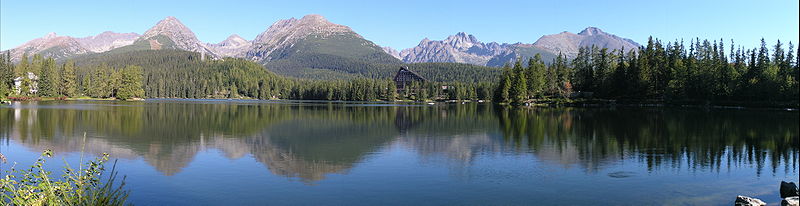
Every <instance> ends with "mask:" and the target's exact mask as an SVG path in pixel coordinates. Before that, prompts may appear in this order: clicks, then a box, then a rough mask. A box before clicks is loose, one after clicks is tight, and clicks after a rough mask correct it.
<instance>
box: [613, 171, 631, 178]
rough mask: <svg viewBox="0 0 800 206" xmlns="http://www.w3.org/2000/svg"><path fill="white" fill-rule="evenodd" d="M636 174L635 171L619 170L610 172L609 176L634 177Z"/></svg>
mask: <svg viewBox="0 0 800 206" xmlns="http://www.w3.org/2000/svg"><path fill="white" fill-rule="evenodd" d="M635 174H636V173H634V172H625V171H619V172H612V173H608V176H609V177H612V178H628V177H633V176H634V175H635Z"/></svg>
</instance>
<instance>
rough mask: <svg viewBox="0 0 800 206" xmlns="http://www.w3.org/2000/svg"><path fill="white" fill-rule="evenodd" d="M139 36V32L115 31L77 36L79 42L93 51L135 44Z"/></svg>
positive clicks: (103, 50)
mask: <svg viewBox="0 0 800 206" xmlns="http://www.w3.org/2000/svg"><path fill="white" fill-rule="evenodd" d="M138 38H139V34H137V33H115V32H111V31H105V32H103V33H100V34H98V35H95V36H87V37H83V38H77V39H76V40H77V41H78V43H80V44H81V46H83V47H84V48H86V49H88V50H89V51H92V52H98V53H99V52H105V51H109V50H112V49H115V48H119V47H123V46H127V45H131V44H133V42H134V41H136V39H138Z"/></svg>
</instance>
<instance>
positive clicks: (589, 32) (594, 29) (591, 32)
mask: <svg viewBox="0 0 800 206" xmlns="http://www.w3.org/2000/svg"><path fill="white" fill-rule="evenodd" d="M596 34H605V32H603V30H600V29H599V28H597V27H591V26H590V27H587V28H586V29H583V31H581V32H580V33H578V35H587V36H589V35H596Z"/></svg>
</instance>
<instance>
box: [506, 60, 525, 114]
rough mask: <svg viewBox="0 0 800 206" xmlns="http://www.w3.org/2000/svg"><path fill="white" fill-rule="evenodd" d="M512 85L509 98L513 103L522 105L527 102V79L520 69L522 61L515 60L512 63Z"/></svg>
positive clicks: (523, 71)
mask: <svg viewBox="0 0 800 206" xmlns="http://www.w3.org/2000/svg"><path fill="white" fill-rule="evenodd" d="M513 72H514V74H513V84H512V86H511V94H510V95H511V98H512V101H514V103H523V102H525V101H526V100H528V82H527V80H528V78H527V77H526V76H525V70H524V69H523V68H522V59H517V62H516V63H514V71H513Z"/></svg>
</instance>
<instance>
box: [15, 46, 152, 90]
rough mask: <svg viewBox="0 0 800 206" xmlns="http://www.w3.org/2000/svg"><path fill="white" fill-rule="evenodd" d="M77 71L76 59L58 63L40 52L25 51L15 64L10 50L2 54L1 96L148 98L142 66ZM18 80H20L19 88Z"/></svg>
mask: <svg viewBox="0 0 800 206" xmlns="http://www.w3.org/2000/svg"><path fill="white" fill-rule="evenodd" d="M78 71H79V68H78V67H77V66H76V65H75V62H74V61H67V62H64V63H61V64H58V63H57V62H56V61H55V60H54V59H53V58H44V57H42V56H41V55H38V54H36V55H34V56H33V57H32V58H28V55H27V54H24V55H23V57H22V59H21V60H20V62H19V63H17V64H14V63H12V62H11V58H10V54H9V53H8V52H7V53H6V54H5V55H0V97H55V98H65V97H86V96H88V97H95V98H117V99H123V100H127V99H133V98H144V97H145V96H144V91H143V90H142V88H143V85H142V77H143V74H142V68H141V67H139V66H125V67H118V68H114V67H107V66H106V67H99V68H97V69H96V70H95V71H96V72H95V73H92V74H91V75H90V74H80V73H78ZM79 76H82V77H83V79H79ZM17 78H18V79H17ZM15 79H17V80H18V81H19V86H18V87H17V85H16V84H17V83H15Z"/></svg>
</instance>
